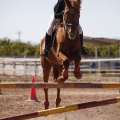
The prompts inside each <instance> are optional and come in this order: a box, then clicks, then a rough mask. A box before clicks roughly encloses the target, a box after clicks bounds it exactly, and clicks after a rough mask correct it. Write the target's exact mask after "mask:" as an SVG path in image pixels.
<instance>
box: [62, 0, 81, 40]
mask: <svg viewBox="0 0 120 120" xmlns="http://www.w3.org/2000/svg"><path fill="white" fill-rule="evenodd" d="M80 5H81V0H65V11H64V15H63V24H64V26H65V29H66V31H67V33H68V36H69V38H70V39H75V37H76V33H77V26H78V24H79V17H80Z"/></svg>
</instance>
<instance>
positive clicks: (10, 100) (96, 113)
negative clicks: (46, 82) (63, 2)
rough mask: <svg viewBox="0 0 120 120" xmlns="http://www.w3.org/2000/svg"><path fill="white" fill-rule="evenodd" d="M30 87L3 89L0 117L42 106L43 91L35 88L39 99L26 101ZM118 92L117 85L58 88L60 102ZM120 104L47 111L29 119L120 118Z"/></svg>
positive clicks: (53, 94) (52, 102) (51, 92)
mask: <svg viewBox="0 0 120 120" xmlns="http://www.w3.org/2000/svg"><path fill="white" fill-rule="evenodd" d="M29 92H30V89H2V95H0V118H2V117H7V116H14V115H17V114H24V113H29V112H36V111H39V110H42V109H44V106H43V102H44V91H43V90H42V89H36V93H37V99H38V100H39V101H40V102H25V101H26V100H27V99H28V98H29ZM118 96H120V93H119V90H118V89H109V90H108V89H61V99H62V101H61V106H66V105H71V104H79V103H84V102H89V101H93V100H99V99H100V100H101V99H108V98H113V97H118ZM55 99H56V89H49V102H50V108H53V107H55ZM119 111H120V104H119V103H118V104H113V105H107V106H102V107H96V108H88V109H84V110H77V111H73V112H68V113H61V114H55V115H49V116H46V117H39V118H34V119H32V120H120V112H119Z"/></svg>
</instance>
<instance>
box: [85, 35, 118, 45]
mask: <svg viewBox="0 0 120 120" xmlns="http://www.w3.org/2000/svg"><path fill="white" fill-rule="evenodd" d="M84 43H86V44H91V45H111V44H116V45H120V40H117V39H110V38H91V37H85V36H84Z"/></svg>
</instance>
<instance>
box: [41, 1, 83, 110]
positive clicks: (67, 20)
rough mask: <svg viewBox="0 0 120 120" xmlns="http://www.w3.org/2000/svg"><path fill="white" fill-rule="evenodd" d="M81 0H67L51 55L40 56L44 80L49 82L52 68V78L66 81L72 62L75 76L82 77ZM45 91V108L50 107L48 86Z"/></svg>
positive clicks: (58, 89)
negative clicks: (79, 31) (78, 27)
mask: <svg viewBox="0 0 120 120" xmlns="http://www.w3.org/2000/svg"><path fill="white" fill-rule="evenodd" d="M80 8H81V0H65V10H64V14H63V21H62V23H61V22H57V23H56V24H57V31H56V36H55V38H56V39H55V41H54V44H53V46H52V47H51V49H50V53H49V57H48V58H47V59H46V58H43V57H41V58H40V61H41V66H42V69H43V80H44V82H45V83H48V79H49V74H50V72H51V70H52V79H53V81H54V82H58V84H62V83H64V82H65V81H66V80H67V79H68V77H69V76H68V68H69V66H70V63H71V62H74V63H75V68H74V76H75V78H76V79H81V78H82V74H81V72H80V61H81V43H80V38H79V33H78V30H77V26H78V23H79V17H80ZM44 44H45V38H43V39H42V41H41V43H40V52H41V51H42V50H43V46H44ZM44 92H45V102H44V107H45V109H48V108H49V100H48V88H44ZM60 102H61V98H60V88H57V98H56V107H58V106H59V105H60Z"/></svg>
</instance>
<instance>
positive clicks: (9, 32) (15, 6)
mask: <svg viewBox="0 0 120 120" xmlns="http://www.w3.org/2000/svg"><path fill="white" fill-rule="evenodd" d="M82 1H83V2H82V8H81V18H80V24H81V26H82V28H83V31H84V36H89V37H105V38H119V39H120V0H82ZM56 2H57V0H0V38H5V37H8V38H10V39H12V40H16V39H18V31H21V40H22V41H24V42H28V41H31V42H35V43H39V42H40V39H41V38H43V37H44V35H45V33H46V29H47V25H48V22H49V18H50V16H51V14H52V13H53V6H54V4H55V3H56Z"/></svg>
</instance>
